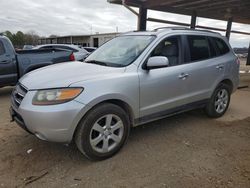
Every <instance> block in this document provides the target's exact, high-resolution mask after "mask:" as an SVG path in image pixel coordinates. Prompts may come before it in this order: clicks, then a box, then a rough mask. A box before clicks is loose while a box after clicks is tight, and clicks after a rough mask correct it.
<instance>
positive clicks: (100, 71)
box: [19, 61, 125, 90]
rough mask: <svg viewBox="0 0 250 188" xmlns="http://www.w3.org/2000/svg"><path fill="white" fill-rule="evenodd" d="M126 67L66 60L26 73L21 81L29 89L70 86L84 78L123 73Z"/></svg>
mask: <svg viewBox="0 0 250 188" xmlns="http://www.w3.org/2000/svg"><path fill="white" fill-rule="evenodd" d="M124 71H125V68H124V67H122V68H117V67H106V66H101V65H96V64H90V63H83V62H72V61H71V62H66V63H60V64H56V65H50V66H46V67H43V68H40V69H37V70H34V71H32V72H30V73H28V74H25V75H24V76H23V77H22V78H21V79H20V80H19V82H20V83H21V84H22V85H24V86H25V87H26V88H27V89H29V90H35V89H46V88H59V87H68V86H69V85H71V84H73V83H75V82H80V81H84V80H90V79H96V78H98V77H103V76H105V75H110V74H113V73H123V72H124Z"/></svg>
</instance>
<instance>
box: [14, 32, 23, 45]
mask: <svg viewBox="0 0 250 188" xmlns="http://www.w3.org/2000/svg"><path fill="white" fill-rule="evenodd" d="M15 42H16V45H17V46H19V47H22V46H23V45H24V44H25V35H24V34H23V32H21V31H18V32H17V33H16V35H15Z"/></svg>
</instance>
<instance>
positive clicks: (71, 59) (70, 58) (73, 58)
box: [69, 53, 75, 61]
mask: <svg viewBox="0 0 250 188" xmlns="http://www.w3.org/2000/svg"><path fill="white" fill-rule="evenodd" d="M69 60H70V61H75V56H74V54H73V53H72V54H70V56H69Z"/></svg>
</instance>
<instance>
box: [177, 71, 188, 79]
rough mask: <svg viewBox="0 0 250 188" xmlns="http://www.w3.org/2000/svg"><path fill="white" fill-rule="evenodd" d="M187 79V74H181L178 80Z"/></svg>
mask: <svg viewBox="0 0 250 188" xmlns="http://www.w3.org/2000/svg"><path fill="white" fill-rule="evenodd" d="M188 77H189V74H187V73H181V74H180V75H179V76H178V78H179V79H182V80H186V79H187V78H188Z"/></svg>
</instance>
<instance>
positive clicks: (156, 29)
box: [152, 27, 188, 31]
mask: <svg viewBox="0 0 250 188" xmlns="http://www.w3.org/2000/svg"><path fill="white" fill-rule="evenodd" d="M162 29H176V30H182V29H188V28H186V27H158V28H155V29H153V30H152V31H159V30H162Z"/></svg>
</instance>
